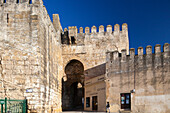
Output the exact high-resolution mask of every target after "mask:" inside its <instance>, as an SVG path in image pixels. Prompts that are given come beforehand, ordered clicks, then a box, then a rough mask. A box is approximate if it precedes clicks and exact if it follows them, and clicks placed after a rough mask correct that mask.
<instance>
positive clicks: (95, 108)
mask: <svg viewBox="0 0 170 113" xmlns="http://www.w3.org/2000/svg"><path fill="white" fill-rule="evenodd" d="M97 109H98V102H97V96H93V97H92V110H94V111H97Z"/></svg>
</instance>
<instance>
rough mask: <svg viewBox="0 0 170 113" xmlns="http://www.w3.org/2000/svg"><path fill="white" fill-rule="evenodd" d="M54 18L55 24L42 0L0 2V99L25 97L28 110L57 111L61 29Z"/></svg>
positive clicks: (59, 88)
mask: <svg viewBox="0 0 170 113" xmlns="http://www.w3.org/2000/svg"><path fill="white" fill-rule="evenodd" d="M54 19H55V20H54V25H55V26H54V25H53V23H52V22H51V20H50V17H49V15H48V13H47V10H46V8H45V7H44V6H43V3H42V0H32V3H31V2H30V0H19V1H18V0H6V1H4V0H1V1H0V89H1V90H0V98H1V99H4V98H5V97H7V98H8V99H24V98H26V99H28V110H29V111H31V112H33V111H37V112H50V111H51V112H52V111H61V78H62V75H63V69H62V49H61V43H60V40H61V38H60V37H61V35H60V34H61V31H62V29H61V26H60V23H59V17H58V15H54ZM26 90H27V91H28V90H29V91H31V92H27V91H26Z"/></svg>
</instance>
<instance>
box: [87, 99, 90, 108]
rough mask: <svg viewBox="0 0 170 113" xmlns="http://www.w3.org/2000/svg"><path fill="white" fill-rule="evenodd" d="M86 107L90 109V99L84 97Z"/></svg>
mask: <svg viewBox="0 0 170 113" xmlns="http://www.w3.org/2000/svg"><path fill="white" fill-rule="evenodd" d="M86 107H90V97H86Z"/></svg>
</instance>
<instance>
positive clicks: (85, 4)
mask: <svg viewBox="0 0 170 113" xmlns="http://www.w3.org/2000/svg"><path fill="white" fill-rule="evenodd" d="M43 1H44V5H45V6H46V8H47V11H48V13H49V15H50V17H52V14H59V15H60V20H61V24H62V27H63V28H65V27H68V26H77V27H78V28H79V27H83V28H85V27H87V26H88V27H92V26H93V25H95V26H96V27H97V28H98V27H99V26H100V25H104V26H105V27H106V26H107V25H109V24H110V25H112V26H114V24H119V25H122V24H123V23H127V24H128V29H129V41H130V48H135V49H137V48H138V47H139V46H142V47H146V46H147V45H152V46H154V45H155V44H161V45H163V44H164V43H166V42H168V43H170V0H43ZM51 19H52V18H51Z"/></svg>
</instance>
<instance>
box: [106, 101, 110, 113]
mask: <svg viewBox="0 0 170 113" xmlns="http://www.w3.org/2000/svg"><path fill="white" fill-rule="evenodd" d="M108 110H109V113H110V104H109V102H107V104H106V113H107V111H108Z"/></svg>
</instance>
